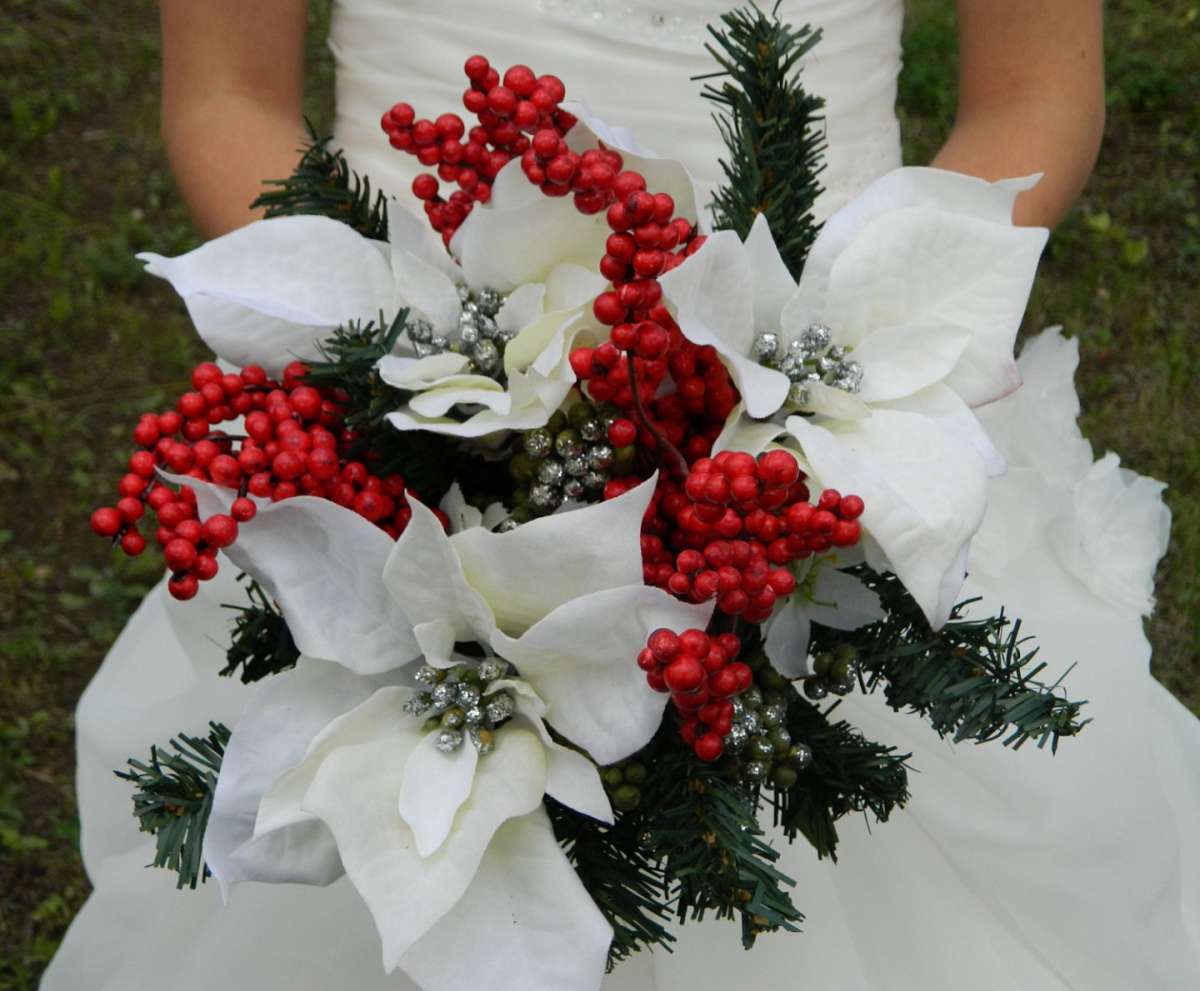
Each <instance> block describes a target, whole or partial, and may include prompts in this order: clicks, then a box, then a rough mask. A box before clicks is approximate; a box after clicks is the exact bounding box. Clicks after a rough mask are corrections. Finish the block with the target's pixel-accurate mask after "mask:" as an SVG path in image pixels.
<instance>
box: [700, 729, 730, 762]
mask: <svg viewBox="0 0 1200 991" xmlns="http://www.w3.org/2000/svg"><path fill="white" fill-rule="evenodd" d="M692 749H693V750H695V752H696V756H697V757H699V758H700V759H701V760H702V761H705V762H709V763H711V762H712V761H714V760H716V759H717V758H718V757H720V756H721V754H722V752H723V751H724V750H725V744H724V742H723V741H722V740H721V738H720V737H719V736H718V735H717V734H716V733H713V732H708V733H705V734H704V735H703V736H701V737H699V738H698V739H697V740H696V742H695V743H694V744H692Z"/></svg>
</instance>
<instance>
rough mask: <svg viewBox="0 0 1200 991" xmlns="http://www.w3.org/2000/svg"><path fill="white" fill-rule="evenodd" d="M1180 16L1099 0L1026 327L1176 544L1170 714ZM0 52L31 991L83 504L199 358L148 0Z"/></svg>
mask: <svg viewBox="0 0 1200 991" xmlns="http://www.w3.org/2000/svg"><path fill="white" fill-rule="evenodd" d="M314 6H315V13H314V18H313V21H314V23H313V28H312V31H311V37H312V45H311V48H312V58H311V59H310V63H311V64H312V66H313V68H314V71H313V73H312V80H311V87H310V88H311V90H312V96H311V100H310V111H311V112H312V114H313V115H314V117H315V118H316V119H317V120H318V121H328V119H329V100H330V92H331V87H330V85H329V84H330V70H329V62H328V59H327V58H326V57H325V56H324V55H323V50H322V48H321V40H322V38H323V31H324V19H325V16H326V14H327V0H326V2H322V3H318V4H315V5H314ZM950 9H951V7H950V4H949V3H948V2H941V3H933V2H930V0H919V2H916V3H913V4H912V17H911V19H910V23H909V28H908V33H907V37H906V46H907V49H908V52H909V65H908V68H907V69H906V72H905V74H904V77H903V79H902V87H901V93H902V102H903V104H904V107H905V110H906V113H905V125H906V132H907V134H908V147H907V149H906V153H907V155H908V158H909V160H910V161H920V160H923V159H925V158H927V157H928V155H929V153H930V152H931V151H932V149H933V148H934V147H936V143H937V141H938V140H939V139H940V138H941V137H942V136H943V135H944V134H945V132H946V130H947V128H948V126H949V122H950V117H951V114H952V112H953V62H952V56H953V48H954V46H953V23H952V17H951V15H950ZM1198 10H1200V8H1197V7H1196V6H1195V5H1191V6H1189V5H1187V4H1180V3H1168V4H1160V3H1151V2H1149V0H1123V2H1112V3H1110V4H1109V21H1110V25H1109V33H1110V38H1111V39H1112V41H1111V42H1110V51H1109V59H1110V66H1111V81H1110V87H1109V90H1110V114H1109V127H1108V135H1107V138H1106V141H1105V147H1104V151H1103V154H1102V158H1101V164H1100V167H1099V170H1098V172H1097V176H1096V178H1095V179H1094V180H1093V182H1092V184H1091V185H1090V187H1089V189H1088V191H1087V193H1086V194H1085V197H1084V199H1083V201H1082V203H1081V204H1080V206H1079V207H1078V209H1077V210H1076V211H1075V212H1074V213H1073V215H1072V216H1071V218H1070V219H1069V220H1068V221H1067V222H1066V223H1065V224H1064V225H1063V226H1062V228H1061V229H1060V230H1059V231H1058V232H1057V233H1056V234H1055V236H1054V239H1053V241H1052V244H1051V248H1050V251H1049V255H1048V258H1047V261H1046V264H1045V267H1044V269H1043V277H1042V279H1041V281H1040V283H1039V285H1038V288H1037V290H1036V292H1035V295H1034V299H1033V302H1032V305H1031V308H1030V316H1029V321H1028V323H1029V326H1030V327H1031V328H1039V327H1041V326H1043V325H1045V324H1047V323H1062V324H1065V325H1066V327H1067V329H1068V331H1070V332H1071V333H1074V334H1076V335H1077V336H1079V337H1080V339H1081V344H1082V351H1083V361H1082V367H1081V372H1080V385H1081V389H1082V392H1083V398H1084V406H1085V428H1086V430H1087V431H1088V433H1089V434H1090V436H1091V438H1092V440H1093V442H1094V443H1095V445H1096V447H1097V449H1098V450H1103V449H1106V448H1112V449H1114V450H1117V451H1119V452H1121V453H1122V455H1123V456H1124V457H1125V459H1126V463H1127V464H1128V465H1129V466H1130V467H1133V468H1135V469H1137V470H1138V471H1142V472H1146V473H1149V474H1152V475H1155V476H1157V477H1160V478H1164V479H1166V480H1167V481H1169V482H1170V483H1171V489H1170V490H1169V493H1168V498H1169V500H1170V502H1171V506H1172V509H1173V511H1174V513H1175V544H1174V549H1173V550H1172V552H1171V554H1170V556H1169V557H1168V558H1167V560H1166V562H1165V563H1164V566H1163V569H1162V572H1161V576H1160V578H1161V580H1160V583H1159V601H1160V609H1159V612H1158V614H1157V615H1156V617H1155V618H1154V620H1153V621H1152V622H1151V624H1150V634H1151V637H1152V639H1153V641H1154V644H1155V648H1156V651H1157V655H1156V662H1155V664H1156V668H1155V670H1156V672H1157V673H1158V675H1159V677H1161V678H1162V679H1163V680H1164V682H1166V683H1167V684H1168V685H1169V686H1170V687H1171V688H1172V689H1173V690H1174V691H1175V692H1176V693H1177V694H1179V695H1180V696H1181V697H1183V698H1185V699H1186V700H1188V701H1189V703H1190V704H1191V705H1192V706H1193V707H1196V706H1200V692H1198V690H1197V681H1198V677H1197V676H1198V668H1197V661H1196V657H1197V655H1198V654H1200V633H1198V630H1197V628H1196V625H1195V624H1196V620H1195V617H1196V616H1197V614H1200V601H1198V596H1200V582H1198V581H1197V573H1196V561H1197V560H1200V492H1198V489H1200V484H1198V481H1200V433H1198V430H1200V427H1198V424H1200V408H1198V406H1197V390H1196V388H1195V386H1194V384H1193V383H1194V382H1195V381H1197V378H1198V376H1200V353H1198V350H1200V332H1198V331H1197V324H1198V323H1200V289H1198V288H1197V286H1196V279H1195V271H1196V267H1197V264H1198V263H1200V217H1198V212H1200V207H1198V205H1197V198H1196V197H1197V188H1196V186H1197V166H1196V161H1197V154H1196V151H1197V149H1196V138H1195V135H1196V134H1198V133H1200V127H1198V125H1200V118H1198V113H1200V111H1198V110H1197V107H1198V106H1200V101H1198V100H1197V94H1196V85H1197V84H1196V80H1197V79H1200V45H1196V44H1195V43H1194V42H1195V39H1196V36H1197V32H1198V31H1200V15H1198V13H1197V11H1198ZM1188 39H1190V40H1188ZM0 61H2V62H3V64H4V66H5V71H4V72H3V73H0V94H2V96H3V102H2V104H0V106H2V107H3V110H2V112H0V231H2V232H3V240H4V248H3V252H2V253H0V300H2V301H3V302H2V303H0V396H3V397H4V398H3V402H2V403H0V431H2V432H0V436H2V438H3V440H2V441H0V507H2V508H0V890H3V891H4V898H3V901H2V903H0V948H2V949H0V991H31V989H32V988H34V987H35V986H36V982H37V977H38V975H39V974H40V972H41V970H42V969H43V968H44V966H45V963H46V961H47V960H48V959H49V958H50V956H51V955H52V953H53V952H54V948H55V947H56V945H57V943H58V941H59V939H60V938H61V935H62V932H63V930H64V929H65V927H66V924H67V923H68V922H69V920H70V918H71V916H72V915H73V914H74V912H75V911H76V910H77V908H78V907H79V905H80V904H81V902H82V900H83V898H84V897H85V896H86V893H87V883H86V880H85V879H84V877H83V874H82V871H81V869H80V866H79V860H78V855H77V852H76V846H77V833H78V828H77V825H76V819H75V807H74V802H73V797H72V790H73V782H72V774H73V754H72V734H73V727H72V725H71V713H72V710H73V707H74V704H75V700H76V698H77V697H78V695H79V692H80V691H81V690H82V688H83V686H84V685H85V684H86V683H87V680H88V678H89V677H90V676H91V674H92V673H93V672H94V670H95V668H96V665H97V664H98V663H99V660H100V658H101V657H102V655H103V652H104V650H105V648H106V647H107V645H108V644H109V643H110V642H111V641H112V639H113V638H114V637H115V635H116V633H117V632H118V631H119V630H120V628H121V625H122V624H123V622H124V621H125V618H126V617H127V616H128V614H129V612H130V611H131V610H132V608H133V607H134V606H135V605H136V603H137V601H138V599H139V598H140V596H141V595H142V594H143V592H144V590H145V589H146V588H148V587H149V585H150V583H151V582H152V581H153V580H154V579H155V577H156V569H155V567H154V566H153V564H152V561H151V557H150V556H149V555H147V556H146V557H145V558H143V559H140V560H137V561H134V562H128V561H126V560H124V559H122V558H120V556H119V555H112V554H110V553H108V552H107V551H106V549H105V547H104V545H103V544H102V542H101V541H98V540H95V539H94V538H91V537H90V535H89V534H88V532H87V525H86V519H87V514H88V512H89V511H90V509H91V507H92V506H94V505H95V504H97V503H98V502H99V501H100V500H102V499H106V498H110V493H111V489H112V485H113V484H114V482H115V479H116V477H117V475H118V473H119V472H120V470H121V466H122V456H121V451H122V449H124V448H126V444H127V433H128V430H129V427H130V424H131V422H132V419H133V418H135V417H136V414H137V413H138V412H139V411H141V410H142V409H144V408H147V407H152V406H157V405H161V404H162V403H164V402H165V401H166V399H167V397H168V396H169V395H171V394H172V392H176V391H178V390H179V389H180V388H181V387H182V385H183V382H184V380H185V376H186V372H187V369H188V367H189V363H190V362H192V361H194V360H195V359H196V358H197V357H199V355H200V353H201V352H200V349H199V348H198V347H197V345H196V343H195V339H194V336H193V335H192V333H191V332H190V329H189V327H188V323H187V319H186V316H185V315H184V314H183V312H182V309H181V307H180V306H179V305H178V301H177V300H176V298H175V297H174V296H173V294H172V293H171V291H170V290H169V288H167V287H166V286H165V285H164V284H162V283H159V282H157V281H156V280H153V279H149V278H145V277H143V276H142V275H141V274H140V271H139V268H140V267H139V265H138V264H137V263H136V262H135V261H134V260H133V253H134V252H135V251H137V250H139V249H143V248H152V249H154V250H156V251H160V252H164V253H168V254H169V253H175V252H179V251H183V250H186V249H187V248H188V247H190V246H192V245H194V244H195V243H197V239H196V235H195V233H194V232H193V230H192V228H191V226H190V224H189V222H188V220H187V216H186V213H185V211H184V209H183V207H182V205H181V204H180V202H179V200H178V198H177V197H176V195H175V193H174V190H173V187H172V183H171V179H170V176H169V174H168V172H167V169H166V164H165V160H164V156H163V152H162V148H161V145H160V143H159V140H158V137H157V133H158V132H157V87H158V40H157V24H156V18H155V13H154V10H153V6H152V5H148V4H144V3H135V2H131V0H110V2H108V3H106V4H105V5H104V12H103V17H99V16H97V14H96V8H95V6H94V5H92V4H87V3H84V2H83V0H36V2H35V0H8V2H7V3H6V4H5V17H4V18H3V23H2V24H0ZM181 728H182V727H181ZM150 742H152V741H147V743H148V744H149V743H150Z"/></svg>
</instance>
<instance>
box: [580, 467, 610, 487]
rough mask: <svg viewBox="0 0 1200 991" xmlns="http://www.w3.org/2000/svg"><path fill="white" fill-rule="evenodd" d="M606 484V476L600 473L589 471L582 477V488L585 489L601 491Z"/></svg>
mask: <svg viewBox="0 0 1200 991" xmlns="http://www.w3.org/2000/svg"><path fill="white" fill-rule="evenodd" d="M607 484H608V476H607V475H606V474H604V472H602V471H589V472H588V473H587V474H586V475H584V476H583V487H584V488H585V489H592V490H593V491H595V490H596V489H602V488H604V486H605V485H607Z"/></svg>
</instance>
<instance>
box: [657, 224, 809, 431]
mask: <svg viewBox="0 0 1200 991" xmlns="http://www.w3.org/2000/svg"><path fill="white" fill-rule="evenodd" d="M659 284H660V285H661V286H662V290H663V296H664V298H665V299H666V300H667V301H668V302H669V303H671V305H673V306H674V307H675V310H676V316H675V319H676V321H677V322H678V324H679V329H680V330H681V331H682V332H683V335H684V336H685V337H687V338H688V340H690V341H691V342H692V343H693V344H699V345H701V346H704V345H711V346H712V347H714V348H716V350H717V352H718V353H719V354H720V355H721V357H722V358H723V359H724V361H725V365H726V367H727V368H728V369H729V372H730V374H731V375H732V376H733V380H734V383H735V384H736V385H737V387H738V389H739V390H740V391H741V394H742V401H743V402H744V403H745V405H746V412H748V413H749V414H750V415H751V416H753V417H755V418H762V417H765V416H770V415H771V414H772V413H774V412H775V411H776V410H778V409H779V407H780V406H782V405H783V402H784V400H785V399H786V398H787V394H788V389H789V388H790V387H791V383H790V382H789V381H788V378H787V376H786V375H784V374H783V373H781V372H777V371H775V370H774V369H771V368H766V367H765V366H763V365H760V364H758V362H756V361H754V360H752V359H751V358H750V357H749V354H750V348H751V345H752V344H753V342H754V334H755V330H754V292H753V286H754V277H753V272H752V271H751V269H750V261H749V259H748V257H747V255H746V249H745V246H744V245H743V244H742V242H741V240H739V238H738V236H737V234H736V233H735V232H734V231H717V232H716V233H715V234H711V235H709V237H708V240H706V241H705V242H704V244H703V245H702V246H701V248H700V250H699V251H697V252H696V253H695V254H694V255H691V256H690V257H689V258H688V259H687V260H686V261H685V262H684V263H683V264H682V265H679V266H678V267H677V268H674V269H672V270H671V271H670V272H667V273H666V274H665V275H664V276H662V278H661V279H660V280H659Z"/></svg>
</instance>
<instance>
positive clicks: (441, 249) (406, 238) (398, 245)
mask: <svg viewBox="0 0 1200 991" xmlns="http://www.w3.org/2000/svg"><path fill="white" fill-rule="evenodd" d="M388 243H389V244H390V246H391V249H392V252H393V253H397V252H405V253H408V254H412V255H415V256H416V257H417V258H419V259H420V260H421V261H423V262H425V263H427V264H429V265H432V266H433V267H434V268H436V269H437V270H438V271H439V272H441V273H442V274H443V275H444V276H446V278H448V279H449V280H450V281H451V282H454V283H459V282H462V280H463V274H462V269H460V268H459V267H458V264H457V263H456V262H455V261H454V259H453V258H451V257H450V252H448V251H447V250H446V247H445V245H443V244H442V239H441V237H439V236H438V234H437V233H436V232H435V231H434V229H433V228H432V227H430V226H429V224H428V222H427V221H425V220H424V219H423V218H421V217H418V216H417V215H416V214H415V213H413V211H412V210H410V209H409V208H408V207H406V206H405V205H404V204H403V203H401V202H400V201H399V200H398V199H392V200H389V201H388Z"/></svg>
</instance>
